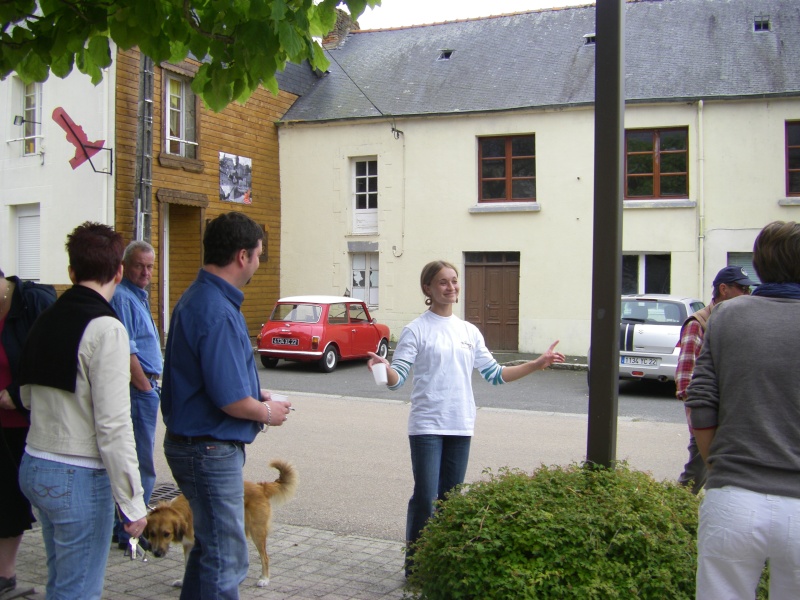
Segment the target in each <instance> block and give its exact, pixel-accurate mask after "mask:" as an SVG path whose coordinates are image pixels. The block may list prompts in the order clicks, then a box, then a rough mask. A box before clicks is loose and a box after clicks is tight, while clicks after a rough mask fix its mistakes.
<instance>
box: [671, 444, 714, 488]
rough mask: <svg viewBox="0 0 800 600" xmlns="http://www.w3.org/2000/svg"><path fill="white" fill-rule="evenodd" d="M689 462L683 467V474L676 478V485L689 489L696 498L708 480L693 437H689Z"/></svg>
mask: <svg viewBox="0 0 800 600" xmlns="http://www.w3.org/2000/svg"><path fill="white" fill-rule="evenodd" d="M688 450H689V460H688V461H686V464H685V465H684V466H683V473H681V474H680V476H679V477H678V483H680V484H681V485H683V486H686V487H691V489H692V493H693V494H694V495H695V496H696V495H697V494H699V493H700V490H702V489H703V486H704V485H705V484H706V479H707V478H708V471H706V461H704V460H703V457H702V456H701V455H700V449H699V448H698V447H697V441H696V440H695V439H694V436H693V435H691V434H690V435H689V447H688Z"/></svg>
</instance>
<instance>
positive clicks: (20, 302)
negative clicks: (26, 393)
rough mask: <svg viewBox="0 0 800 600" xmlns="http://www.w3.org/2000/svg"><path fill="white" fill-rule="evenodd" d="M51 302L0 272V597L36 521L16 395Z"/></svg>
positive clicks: (46, 293) (49, 294) (49, 295)
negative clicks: (25, 355) (23, 363)
mask: <svg viewBox="0 0 800 600" xmlns="http://www.w3.org/2000/svg"><path fill="white" fill-rule="evenodd" d="M55 301H56V291H55V289H54V288H53V287H52V286H49V285H39V284H36V283H33V282H32V281H20V280H19V278H17V277H8V278H6V277H5V273H3V271H2V269H0V482H1V483H0V485H2V488H3V492H2V493H0V515H2V518H0V595H2V594H3V592H6V591H9V590H13V589H14V588H15V587H16V562H17V550H18V549H19V544H20V542H21V541H22V533H23V532H24V531H25V530H27V529H30V528H31V525H32V524H33V520H34V519H33V514H32V512H31V505H30V502H28V499H27V498H26V497H25V496H24V495H23V494H22V492H21V491H20V489H19V464H20V460H21V459H22V453H23V452H24V450H25V438H26V436H27V434H28V425H29V421H28V411H27V410H25V408H23V406H22V402H21V400H20V396H19V383H18V376H19V362H20V355H21V353H22V344H23V343H24V342H25V338H26V337H27V335H28V331H29V330H30V328H31V325H33V322H34V321H35V320H36V318H37V317H38V316H39V314H40V313H41V312H42V311H43V310H44V309H45V308H47V307H48V306H50V305H51V304H53V302H55Z"/></svg>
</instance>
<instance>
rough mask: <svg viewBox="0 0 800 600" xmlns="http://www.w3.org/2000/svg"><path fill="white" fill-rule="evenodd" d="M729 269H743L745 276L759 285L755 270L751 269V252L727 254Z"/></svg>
mask: <svg viewBox="0 0 800 600" xmlns="http://www.w3.org/2000/svg"><path fill="white" fill-rule="evenodd" d="M728 266H729V267H743V268H744V270H745V271H747V276H748V277H749V278H750V279H752V280H753V281H755V282H757V283H761V280H760V279H759V278H758V274H757V273H756V270H755V269H754V268H753V253H752V252H728Z"/></svg>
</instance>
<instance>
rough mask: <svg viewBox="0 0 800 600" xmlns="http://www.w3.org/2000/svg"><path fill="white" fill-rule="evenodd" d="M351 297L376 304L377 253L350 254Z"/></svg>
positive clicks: (368, 303)
mask: <svg viewBox="0 0 800 600" xmlns="http://www.w3.org/2000/svg"><path fill="white" fill-rule="evenodd" d="M350 260H351V264H352V279H351V281H352V284H353V293H352V297H353V298H358V299H359V300H364V301H365V302H366V303H367V305H369V306H371V307H375V306H378V253H377V252H367V253H360V254H355V253H354V254H351V255H350Z"/></svg>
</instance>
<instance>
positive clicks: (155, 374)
mask: <svg viewBox="0 0 800 600" xmlns="http://www.w3.org/2000/svg"><path fill="white" fill-rule="evenodd" d="M144 376H145V377H147V378H148V379H158V378H159V377H161V375H160V374H159V373H145V374H144Z"/></svg>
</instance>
